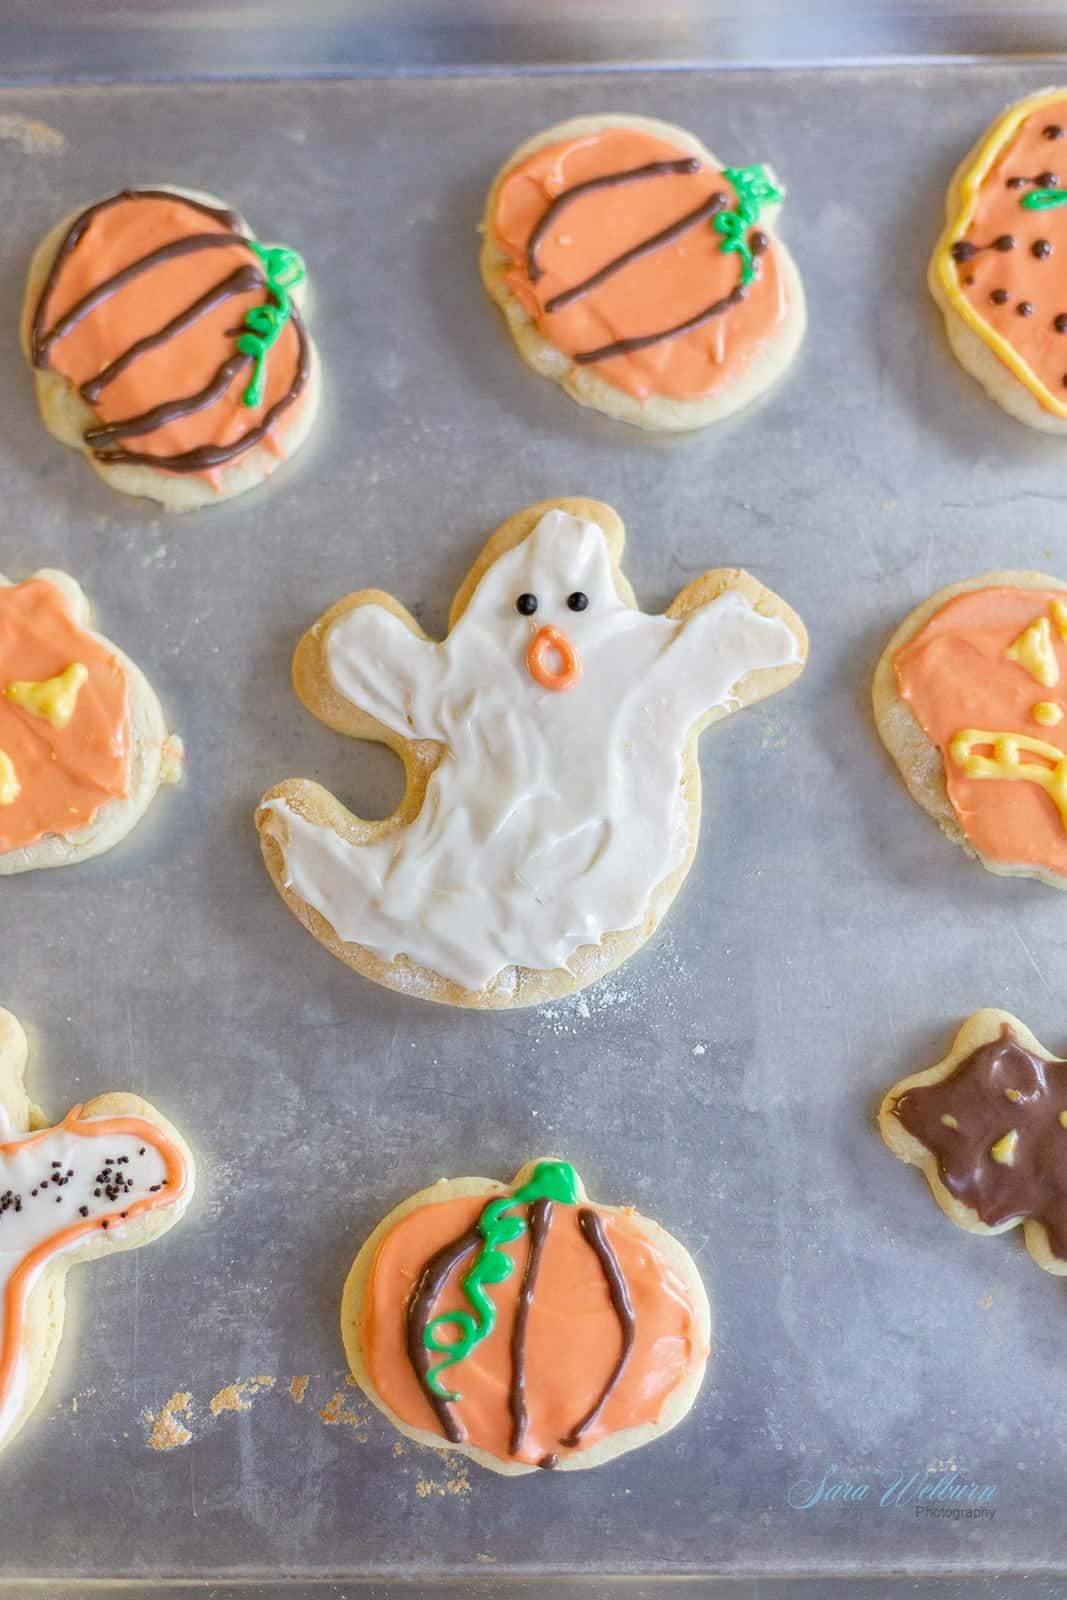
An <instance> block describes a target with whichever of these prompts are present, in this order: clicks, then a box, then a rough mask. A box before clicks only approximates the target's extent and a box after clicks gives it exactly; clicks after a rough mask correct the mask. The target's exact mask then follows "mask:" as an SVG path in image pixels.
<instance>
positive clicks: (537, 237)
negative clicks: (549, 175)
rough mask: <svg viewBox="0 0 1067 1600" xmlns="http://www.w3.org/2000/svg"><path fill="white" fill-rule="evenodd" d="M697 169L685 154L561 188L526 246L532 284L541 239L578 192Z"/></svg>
mask: <svg viewBox="0 0 1067 1600" xmlns="http://www.w3.org/2000/svg"><path fill="white" fill-rule="evenodd" d="M699 171H700V162H699V161H698V160H697V158H696V156H685V157H683V158H682V159H681V160H680V161H646V162H645V164H644V165H643V166H640V167H628V168H627V169H626V170H625V171H624V172H607V173H605V174H604V175H603V177H600V178H589V179H587V180H586V182H585V183H575V184H572V185H571V187H570V188H569V189H564V190H563V191H562V193H561V194H558V195H557V196H556V198H555V199H554V200H553V202H552V204H551V205H550V206H549V207H548V209H547V211H546V212H545V214H544V216H543V217H542V218H541V220H540V222H539V223H538V224H537V227H536V228H535V229H534V231H533V232H532V233H531V235H530V238H529V241H528V243H527V245H526V275H527V277H528V278H529V280H530V282H531V283H536V282H537V280H538V278H539V277H540V276H541V267H540V265H539V263H538V260H537V251H538V247H539V246H540V243H541V240H542V239H543V238H544V236H545V234H546V233H547V232H548V230H549V228H551V226H552V224H553V223H554V222H555V220H556V218H557V217H558V216H559V214H560V212H561V211H563V210H564V209H565V208H566V207H567V206H569V205H570V204H571V202H572V201H573V200H577V199H578V198H579V196H580V195H583V194H592V193H593V192H594V190H597V189H613V188H615V187H616V186H617V185H618V184H620V183H640V182H641V180H642V179H643V178H662V177H664V176H667V175H669V174H670V173H672V172H674V173H693V172H699Z"/></svg>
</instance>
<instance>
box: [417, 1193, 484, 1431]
mask: <svg viewBox="0 0 1067 1600" xmlns="http://www.w3.org/2000/svg"><path fill="white" fill-rule="evenodd" d="M481 1242H482V1236H481V1234H480V1233H479V1231H478V1224H477V1223H475V1224H474V1226H473V1227H471V1228H468V1229H467V1231H466V1232H465V1233H461V1234H460V1236H459V1238H458V1239H452V1240H450V1241H449V1243H448V1244H444V1245H442V1246H441V1248H440V1250H437V1251H435V1252H434V1254H433V1255H432V1256H431V1257H430V1259H429V1261H427V1263H426V1265H425V1266H424V1267H423V1269H422V1271H421V1272H420V1273H419V1275H418V1277H417V1278H416V1280H415V1287H414V1288H413V1289H412V1291H411V1298H410V1299H409V1300H408V1306H407V1316H406V1318H405V1329H406V1335H407V1351H408V1360H409V1361H410V1362H411V1365H412V1366H413V1367H414V1369H415V1374H416V1376H417V1377H418V1380H419V1384H420V1386H421V1388H422V1391H423V1393H424V1394H425V1396H426V1398H427V1400H428V1401H429V1402H430V1404H431V1406H432V1407H433V1409H434V1414H435V1415H436V1417H437V1420H438V1422H439V1423H440V1425H441V1432H442V1433H443V1434H444V1436H445V1438H446V1439H447V1440H449V1442H450V1443H451V1444H462V1443H463V1440H464V1439H465V1438H466V1437H467V1435H466V1433H465V1431H464V1429H463V1427H462V1426H461V1424H460V1423H459V1421H458V1420H457V1418H456V1416H455V1414H454V1412H453V1410H452V1405H451V1402H450V1401H448V1400H445V1399H444V1398H443V1397H442V1396H441V1395H439V1394H436V1393H435V1392H434V1390H433V1389H432V1388H431V1387H430V1384H429V1381H428V1374H429V1371H430V1359H431V1352H430V1351H429V1350H427V1348H426V1345H425V1343H424V1339H423V1335H424V1334H425V1332H426V1328H427V1325H428V1324H429V1323H430V1321H431V1320H432V1318H433V1314H434V1310H433V1308H434V1306H435V1305H436V1304H437V1300H438V1297H439V1295H440V1294H441V1291H442V1290H443V1288H444V1286H445V1284H446V1283H447V1282H448V1278H449V1274H450V1273H452V1272H453V1271H454V1270H455V1268H456V1267H458V1266H459V1264H460V1262H461V1261H465V1260H466V1258H467V1257H468V1256H469V1255H471V1254H473V1252H474V1251H475V1250H477V1248H478V1246H479V1245H480V1244H481Z"/></svg>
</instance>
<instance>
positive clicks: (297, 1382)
mask: <svg viewBox="0 0 1067 1600" xmlns="http://www.w3.org/2000/svg"><path fill="white" fill-rule="evenodd" d="M310 1381H311V1380H310V1378H309V1377H307V1376H304V1377H300V1378H290V1379H289V1395H290V1398H291V1399H292V1401H293V1404H294V1405H298V1406H302V1405H303V1404H304V1396H305V1394H307V1386H308V1384H309V1382H310Z"/></svg>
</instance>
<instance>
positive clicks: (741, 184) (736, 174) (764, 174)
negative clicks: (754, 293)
mask: <svg viewBox="0 0 1067 1600" xmlns="http://www.w3.org/2000/svg"><path fill="white" fill-rule="evenodd" d="M722 175H723V177H724V178H725V179H726V180H727V182H728V183H730V184H732V185H733V187H734V189H736V191H737V204H736V206H734V207H733V209H732V210H730V211H717V212H716V213H715V215H714V217H712V219H711V225H712V227H713V228H714V229H715V232H716V233H721V234H722V236H723V239H722V243H721V244H720V246H719V249H720V250H722V251H723V252H724V253H729V252H730V251H736V253H737V254H738V255H739V256H740V257H741V282H742V283H743V284H748V283H751V282H752V280H753V278H754V277H755V276H756V268H755V264H754V262H753V259H752V249H751V246H750V245H749V242H748V239H747V237H746V234H747V230H748V229H749V228H750V227H751V226H752V224H753V223H754V222H755V221H756V220H757V219H758V217H759V214H760V212H761V211H762V209H763V207H764V206H773V205H779V204H780V203H781V201H782V200H783V199H784V198H785V196H784V195H783V193H782V191H781V189H778V188H776V187H775V185H774V184H773V183H772V182H771V179H770V173H769V172H768V170H767V168H766V167H765V166H764V165H763V164H762V163H759V164H757V165H756V166H752V167H723V169H722Z"/></svg>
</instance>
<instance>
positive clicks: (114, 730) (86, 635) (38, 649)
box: [0, 569, 182, 875]
mask: <svg viewBox="0 0 1067 1600" xmlns="http://www.w3.org/2000/svg"><path fill="white" fill-rule="evenodd" d="M88 622H89V602H88V600H87V599H86V598H85V595H84V594H83V592H82V590H81V588H80V587H79V585H78V584H77V583H75V581H74V579H73V578H71V577H68V575H67V574H66V573H65V572H55V571H51V570H47V569H46V570H43V571H41V572H38V573H37V574H36V575H35V576H34V577H32V578H30V579H28V580H27V581H26V582H25V583H18V584H13V583H9V582H8V580H7V579H6V578H3V577H0V875H3V874H5V873H12V872H27V871H29V870H30V869H31V868H33V867H65V866H72V865H73V864H74V863H75V862H77V861H87V860H88V859H89V857H90V856H98V855H100V854H101V853H102V852H103V851H105V850H110V849H111V847H112V845H115V844H118V842H119V840H120V839H123V838H125V836H126V834H127V833H129V831H130V829H131V828H132V827H134V826H135V824H136V823H138V822H139V821H140V819H141V817H142V816H143V815H144V813H145V811H146V810H147V809H148V806H149V804H150V803H151V801H152V799H153V797H154V796H155V793H156V791H157V790H158V788H159V786H160V784H161V783H173V782H174V781H175V779H176V778H177V777H178V776H179V774H180V770H181V761H182V745H181V740H180V739H178V738H177V737H176V736H175V735H173V734H168V733H167V727H166V723H165V722H164V720H163V712H162V710H161V709H160V705H159V701H158V700H157V699H156V696H155V692H154V691H153V690H152V688H151V687H150V686H149V684H148V682H147V680H146V679H145V677H144V675H143V674H142V673H141V672H140V671H139V670H138V669H137V667H135V666H134V664H133V662H132V661H130V660H129V658H128V657H127V656H124V655H123V654H122V652H121V650H119V649H117V647H116V646H115V645H113V644H111V643H110V641H109V640H107V639H105V638H103V637H102V636H101V635H100V634H98V633H91V632H90V631H89V628H88Z"/></svg>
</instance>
